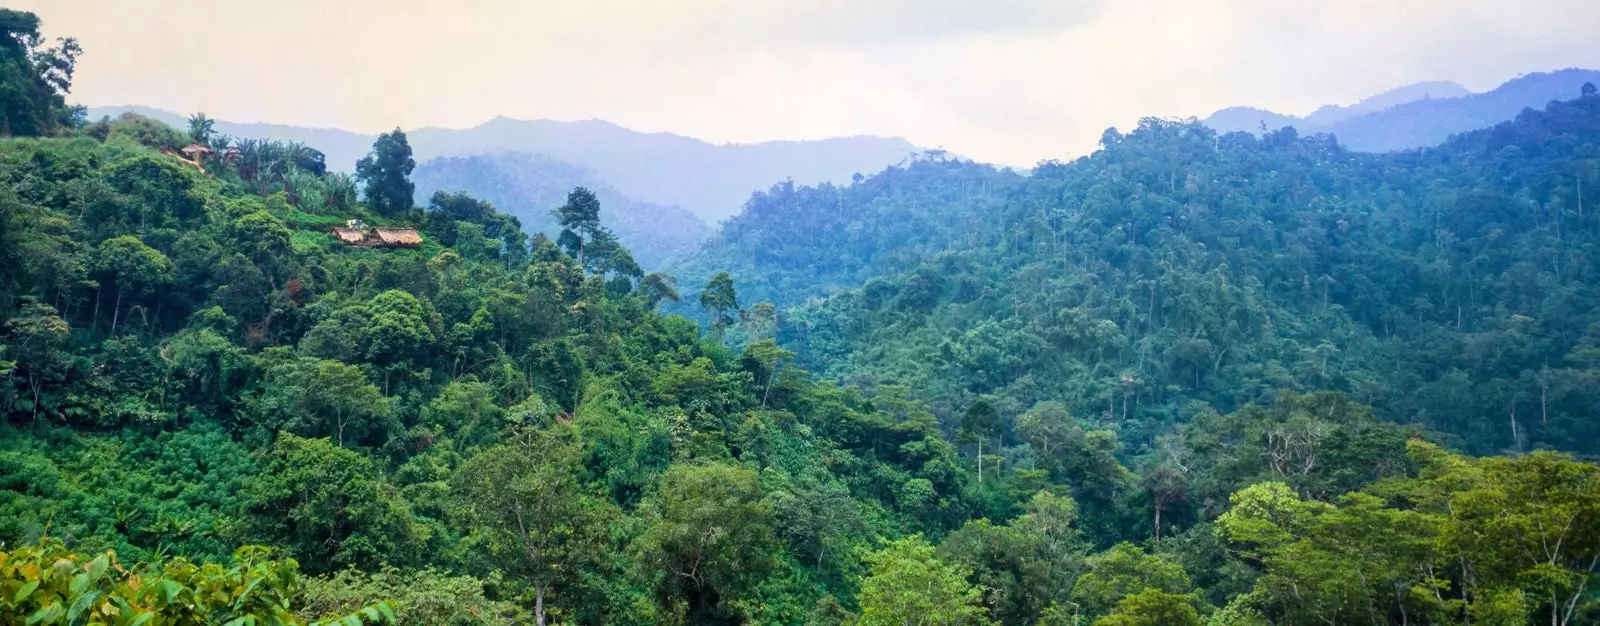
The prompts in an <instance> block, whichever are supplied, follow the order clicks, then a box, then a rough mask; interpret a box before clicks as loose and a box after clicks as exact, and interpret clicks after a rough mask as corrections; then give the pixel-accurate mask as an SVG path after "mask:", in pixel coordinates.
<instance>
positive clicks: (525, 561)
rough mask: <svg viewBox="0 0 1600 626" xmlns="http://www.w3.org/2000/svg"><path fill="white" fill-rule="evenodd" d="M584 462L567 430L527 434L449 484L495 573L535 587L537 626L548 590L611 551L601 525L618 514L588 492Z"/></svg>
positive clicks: (474, 461) (471, 464) (481, 457)
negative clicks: (580, 472) (582, 478)
mask: <svg viewBox="0 0 1600 626" xmlns="http://www.w3.org/2000/svg"><path fill="white" fill-rule="evenodd" d="M582 463H583V461H582V451H581V449H580V448H579V445H578V443H577V442H576V441H575V440H574V439H573V437H572V433H571V431H569V430H567V429H565V428H558V429H555V430H543V431H541V430H524V431H521V432H519V433H517V434H516V435H514V436H512V437H511V438H510V441H508V442H506V443H503V444H500V445H497V446H495V447H492V448H489V449H488V450H485V451H483V452H481V453H479V454H477V455H476V456H473V457H472V458H471V459H469V460H468V461H467V462H466V463H464V464H463V465H462V466H461V467H460V468H459V469H457V470H456V473H455V476H454V478H453V479H452V484H453V486H454V489H455V492H456V495H457V497H458V504H457V509H456V510H457V511H458V514H459V515H460V516H461V518H462V519H463V520H464V521H465V522H466V524H467V528H468V530H469V533H470V537H471V540H472V541H473V542H475V543H476V544H478V545H480V546H481V547H482V548H483V549H484V550H485V553H486V554H487V555H488V556H489V558H490V560H492V561H493V563H494V564H495V566H496V567H497V569H499V570H500V571H503V572H506V573H508V574H512V575H515V576H517V577H518V578H520V579H523V580H528V581H530V582H531V583H532V584H533V588H534V620H535V623H537V624H539V626H544V624H545V602H546V596H547V594H548V593H549V591H550V589H551V586H552V585H553V584H555V583H557V582H562V583H565V584H576V582H577V581H578V580H579V579H580V578H581V577H580V576H578V575H576V572H577V571H579V570H581V569H583V568H584V567H585V566H586V565H587V564H588V563H590V562H591V561H594V560H596V559H597V558H599V557H600V556H601V555H602V554H603V553H604V552H605V551H606V550H607V549H609V547H610V546H608V545H606V534H605V526H606V524H607V523H608V521H609V520H608V518H609V517H611V516H612V515H614V514H615V513H613V512H611V511H610V510H609V508H608V507H607V506H606V505H605V504H604V503H602V502H601V501H599V500H598V499H596V498H594V497H592V496H590V495H589V494H588V493H586V491H585V489H584V486H583V484H582V483H580V482H579V480H578V476H577V474H576V473H575V471H576V470H577V469H578V468H580V467H582Z"/></svg>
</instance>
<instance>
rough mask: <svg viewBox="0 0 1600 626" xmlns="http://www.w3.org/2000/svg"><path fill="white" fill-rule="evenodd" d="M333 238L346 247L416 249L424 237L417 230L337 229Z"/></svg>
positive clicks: (334, 230)
mask: <svg viewBox="0 0 1600 626" xmlns="http://www.w3.org/2000/svg"><path fill="white" fill-rule="evenodd" d="M352 221H353V220H352ZM333 236H334V237H335V238H336V239H338V240H339V241H340V242H341V243H344V244H346V245H351V246H361V247H364V248H415V247H417V246H420V245H422V235H419V234H417V229H415V228H337V227H335V228H334V229H333Z"/></svg>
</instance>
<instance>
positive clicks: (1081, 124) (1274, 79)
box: [6, 0, 1600, 165]
mask: <svg viewBox="0 0 1600 626" xmlns="http://www.w3.org/2000/svg"><path fill="white" fill-rule="evenodd" d="M6 4H7V5H10V6H12V7H13V8H18V9H24V10H30V11H34V12H36V13H38V14H39V15H40V17H41V18H42V19H43V20H44V27H45V30H46V33H47V34H48V35H50V36H63V35H67V36H75V37H77V38H78V39H79V40H80V42H81V43H82V44H83V47H84V50H85V55H84V57H83V58H82V59H81V60H80V62H79V67H78V74H77V76H76V79H75V88H74V90H73V100H75V101H77V102H80V103H83V104H88V105H116V104H143V105H149V106H154V107H159V108H163V109H169V110H173V111H177V112H181V113H190V112H194V111H205V112H206V113H207V114H209V115H211V116H212V117H218V118H222V119H227V120H231V121H268V122H280V123H287V124H298V125H312V126H335V127H341V128H347V129H351V130H360V131H376V130H383V129H388V128H392V127H395V126H402V127H406V128H413V127H418V126H447V127H464V126H473V125H476V124H478V123H480V122H482V121H484V120H485V119H488V118H490V117H493V116H496V115H504V116H507V117H515V118H524V119H532V118H551V119H562V120H572V119H584V118H602V119H606V120H610V121H613V122H616V123H619V124H622V125H624V126H628V127H630V128H635V129H639V130H646V131H671V132H675V133H680V134H684V135H690V136H693V137H699V138H701V139H706V140H708V141H713V142H726V141H735V142H751V141H761V140H766V139H806V138H818V137H827V136H835V135H851V134H875V135H898V136H903V137H906V138H907V139H910V140H911V141H912V142H914V143H916V144H918V145H921V146H925V147H943V148H945V149H948V150H951V151H953V152H957V153H960V154H964V155H968V156H972V157H974V158H978V159H981V160H989V161H996V162H1002V163H1008V164H1019V165H1028V164H1032V163H1034V162H1035V161H1037V160H1039V159H1041V158H1049V157H1069V156H1074V155H1078V154H1083V153H1085V152H1087V151H1089V150H1091V149H1093V147H1094V144H1095V141H1096V140H1097V139H1098V138H1099V136H1100V133H1101V131H1103V130H1104V129H1105V128H1106V127H1108V126H1119V127H1122V128H1127V127H1128V126H1129V125H1131V124H1132V123H1133V122H1135V121H1136V120H1137V119H1138V118H1140V117H1143V116H1146V115H1160V116H1190V115H1194V116H1204V115H1206V114H1209V113H1210V112H1212V111H1213V110H1215V109H1218V108H1221V107H1224V106H1228V105H1233V104H1250V105H1256V106H1263V107H1266V108H1270V109H1273V110H1277V111H1280V112H1289V113H1305V112H1308V111H1310V110H1311V109H1313V108H1315V107H1316V106H1318V105H1321V104H1327V103H1334V104H1345V103H1349V102H1353V101H1355V100H1358V99H1360V98H1362V97H1365V96H1367V95H1371V94H1373V93H1377V92H1379V91H1383V90H1385V89H1389V88H1392V87H1396V86H1399V85H1403V84H1407V83H1411V82H1417V81H1422V80H1454V81H1457V82H1460V83H1462V84H1464V85H1466V86H1467V87H1468V88H1471V89H1473V90H1483V89H1488V88H1491V87H1493V86H1495V85H1497V84H1499V83H1500V82H1503V81H1505V80H1507V79H1510V78H1512V77H1515V76H1516V75H1518V74H1521V73H1526V72H1533V71H1543V70H1551V69H1558V68H1562V67H1573V66H1581V67H1591V68H1593V67H1600V39H1596V37H1597V34H1596V33H1600V1H1596V0H1522V1H1521V2H1506V1H1504V0H1334V1H1327V2H1313V1H1310V0H1304V1H1302V0H1033V1H1027V0H564V1H544V0H453V1H451V0H272V1H270V2H243V1H235V0H10V1H8V2H6Z"/></svg>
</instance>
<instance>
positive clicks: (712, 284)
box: [700, 272, 739, 339]
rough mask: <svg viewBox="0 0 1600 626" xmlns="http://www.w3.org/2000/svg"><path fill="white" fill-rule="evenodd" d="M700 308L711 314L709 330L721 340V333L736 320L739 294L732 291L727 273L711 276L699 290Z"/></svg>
mask: <svg viewBox="0 0 1600 626" xmlns="http://www.w3.org/2000/svg"><path fill="white" fill-rule="evenodd" d="M700 306H701V307H704V308H705V310H707V311H710V312H711V328H712V330H713V331H715V332H716V334H717V338H718V339H721V338H722V333H723V331H724V330H726V329H727V328H728V326H729V325H731V324H733V323H734V322H735V321H737V320H738V318H737V317H735V314H736V313H738V311H739V293H738V292H737V291H734V289H733V277H732V276H729V275H728V273H727V272H717V274H716V275H715V276H712V277H711V280H710V281H709V282H707V283H706V286H705V288H703V289H701V290H700Z"/></svg>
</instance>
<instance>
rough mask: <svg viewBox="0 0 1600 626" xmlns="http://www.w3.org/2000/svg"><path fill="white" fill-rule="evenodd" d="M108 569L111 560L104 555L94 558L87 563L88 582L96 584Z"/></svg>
mask: <svg viewBox="0 0 1600 626" xmlns="http://www.w3.org/2000/svg"><path fill="white" fill-rule="evenodd" d="M110 567H111V559H108V558H106V555H104V554H102V555H100V556H97V557H94V560H93V561H90V562H89V582H98V581H99V580H100V577H101V576H105V575H106V570H107V569H108V568H110Z"/></svg>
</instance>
